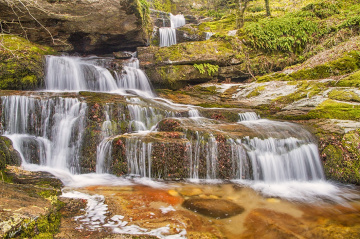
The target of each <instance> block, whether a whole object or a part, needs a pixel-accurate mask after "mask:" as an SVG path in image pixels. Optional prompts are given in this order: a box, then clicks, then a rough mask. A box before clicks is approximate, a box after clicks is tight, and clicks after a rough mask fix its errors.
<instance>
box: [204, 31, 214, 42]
mask: <svg viewBox="0 0 360 239" xmlns="http://www.w3.org/2000/svg"><path fill="white" fill-rule="evenodd" d="M213 35H214V33H213V32H205V40H209V39H210V38H211V37H212V36H213Z"/></svg>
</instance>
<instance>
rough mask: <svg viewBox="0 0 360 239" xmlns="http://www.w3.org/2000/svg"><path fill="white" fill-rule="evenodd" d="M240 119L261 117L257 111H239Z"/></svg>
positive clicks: (247, 119) (246, 119)
mask: <svg viewBox="0 0 360 239" xmlns="http://www.w3.org/2000/svg"><path fill="white" fill-rule="evenodd" d="M239 118H240V119H239V121H240V122H241V121H249V120H258V119H260V116H259V115H258V114H256V113H255V112H245V113H239Z"/></svg>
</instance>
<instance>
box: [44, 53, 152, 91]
mask: <svg viewBox="0 0 360 239" xmlns="http://www.w3.org/2000/svg"><path fill="white" fill-rule="evenodd" d="M114 74H115V78H114V77H113V75H112V74H111V73H110V71H109V70H107V69H106V68H104V64H103V62H101V61H100V62H99V60H96V58H80V57H69V56H47V57H46V76H45V86H46V89H47V90H49V91H101V92H114V91H115V92H119V93H123V92H125V91H131V92H132V93H133V92H135V93H136V94H138V95H143V96H145V97H154V96H155V94H154V93H153V91H152V88H151V85H150V82H149V79H148V78H147V76H146V75H145V73H144V72H143V71H142V70H140V69H139V61H138V59H136V58H132V59H130V60H129V62H128V63H127V64H125V66H124V69H123V71H122V72H115V73H114Z"/></svg>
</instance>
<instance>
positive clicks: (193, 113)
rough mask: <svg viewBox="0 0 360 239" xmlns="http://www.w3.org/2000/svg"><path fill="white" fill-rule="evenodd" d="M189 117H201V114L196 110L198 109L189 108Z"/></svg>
mask: <svg viewBox="0 0 360 239" xmlns="http://www.w3.org/2000/svg"><path fill="white" fill-rule="evenodd" d="M189 117H190V118H199V117H201V116H200V113H199V111H198V110H196V109H191V110H189Z"/></svg>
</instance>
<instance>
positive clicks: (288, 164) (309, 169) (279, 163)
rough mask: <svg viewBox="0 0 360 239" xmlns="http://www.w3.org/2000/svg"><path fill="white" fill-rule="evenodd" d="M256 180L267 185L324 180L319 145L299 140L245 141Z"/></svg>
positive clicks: (255, 139)
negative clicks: (292, 181)
mask: <svg viewBox="0 0 360 239" xmlns="http://www.w3.org/2000/svg"><path fill="white" fill-rule="evenodd" d="M244 144H245V145H246V146H248V149H247V154H248V156H249V158H250V161H251V163H252V169H253V178H254V180H256V181H258V180H262V181H265V182H284V181H291V180H297V181H311V180H319V179H324V178H325V177H324V174H323V171H322V166H321V163H320V158H319V156H318V150H317V147H316V145H315V144H311V143H308V142H304V141H302V140H299V139H296V138H292V137H291V138H286V139H275V138H268V139H259V138H253V139H249V138H248V137H247V138H245V139H244Z"/></svg>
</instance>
